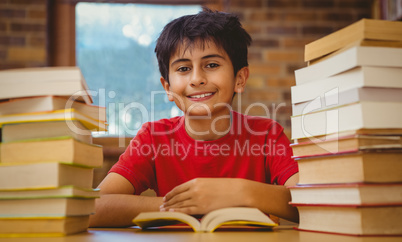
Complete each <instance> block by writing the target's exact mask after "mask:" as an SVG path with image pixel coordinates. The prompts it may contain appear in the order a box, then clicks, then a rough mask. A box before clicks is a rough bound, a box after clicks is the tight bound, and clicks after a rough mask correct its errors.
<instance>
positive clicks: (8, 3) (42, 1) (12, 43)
mask: <svg viewBox="0 0 402 242" xmlns="http://www.w3.org/2000/svg"><path fill="white" fill-rule="evenodd" d="M46 4H47V1H46V0H0V69H10V68H20V67H35V66H46V65H47V54H48V53H47V5H46Z"/></svg>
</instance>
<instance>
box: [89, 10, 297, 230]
mask: <svg viewBox="0 0 402 242" xmlns="http://www.w3.org/2000/svg"><path fill="white" fill-rule="evenodd" d="M250 43H251V38H250V36H249V34H248V33H247V32H246V31H245V30H244V29H243V28H242V26H241V24H240V22H239V20H238V18H237V17H236V16H235V15H232V14H228V13H223V12H215V11H211V10H208V9H204V11H201V12H200V13H198V14H195V15H188V16H183V17H180V18H178V19H175V20H173V21H171V22H170V23H168V24H167V25H166V26H165V28H164V29H163V31H162V33H161V34H160V37H159V38H158V41H157V45H156V48H155V52H156V55H157V59H158V64H159V70H160V72H161V75H162V77H161V79H160V80H161V83H162V85H163V87H164V89H165V90H166V93H167V96H168V99H169V100H170V101H174V102H175V104H176V105H177V106H178V107H179V108H180V109H181V110H182V111H183V113H184V116H181V117H174V118H170V119H162V120H159V121H155V122H148V123H145V124H144V125H143V126H142V128H141V130H140V131H139V132H138V134H137V135H136V137H134V138H133V139H132V141H131V142H130V145H129V146H128V147H127V149H126V151H125V152H124V153H123V154H122V155H121V156H120V158H119V161H118V162H117V163H116V164H115V165H114V166H113V167H112V168H111V169H110V171H109V173H108V175H107V176H106V177H105V179H104V180H103V181H102V182H101V184H100V185H99V188H100V189H101V197H100V198H99V199H97V202H96V213H95V214H94V215H92V216H91V218H90V227H124V226H131V225H133V224H132V222H131V220H132V219H133V218H134V217H135V216H136V215H137V214H138V213H140V212H145V211H177V212H183V213H187V214H193V215H196V214H197V215H200V214H206V213H208V212H210V211H212V210H215V209H219V208H223V207H239V206H244V207H256V208H258V209H260V210H261V211H263V212H265V213H267V214H272V215H275V216H278V217H282V218H285V219H288V220H291V221H296V222H297V221H298V212H297V209H296V208H293V207H291V206H290V205H289V204H288V202H289V201H290V192H289V190H288V189H287V188H286V186H292V185H295V184H296V182H297V181H298V167H297V163H296V162H295V161H294V160H293V159H292V158H291V156H292V151H291V148H290V147H289V140H288V139H287V137H286V136H285V135H284V133H283V128H282V127H281V126H280V125H279V124H278V123H276V122H275V121H273V120H271V119H267V118H262V117H252V116H247V115H243V114H240V113H237V112H234V111H233V110H232V108H231V104H232V100H233V97H234V95H235V94H236V93H242V92H243V91H244V88H245V85H246V81H247V79H248V76H249V69H248V62H247V48H248V46H249V45H250ZM148 188H151V189H153V190H155V191H156V193H157V197H145V196H139V194H141V192H143V191H144V190H146V189H148Z"/></svg>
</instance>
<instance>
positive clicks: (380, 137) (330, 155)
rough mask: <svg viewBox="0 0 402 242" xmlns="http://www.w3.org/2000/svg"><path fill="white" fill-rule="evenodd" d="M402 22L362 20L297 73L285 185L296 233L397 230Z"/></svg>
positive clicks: (324, 44)
mask: <svg viewBox="0 0 402 242" xmlns="http://www.w3.org/2000/svg"><path fill="white" fill-rule="evenodd" d="M401 47H402V22H392V21H384V20H371V19H362V20H360V21H358V22H356V23H354V24H352V25H350V26H347V27H345V28H343V29H341V30H339V31H337V32H334V33H332V34H330V35H328V36H325V37H323V38H321V39H318V40H316V41H314V42H312V43H310V44H308V45H306V48H305V60H306V61H307V62H308V66H307V67H304V68H301V69H299V70H296V71H295V77H296V86H294V87H292V92H291V93H292V107H293V115H292V117H291V125H292V139H293V140H294V143H293V144H292V148H293V153H294V157H295V159H296V160H297V162H298V165H299V175H300V180H299V183H298V185H297V186H295V187H291V188H290V191H291V195H292V202H291V203H292V204H293V205H294V206H297V208H298V210H299V213H300V224H299V229H300V230H308V231H318V232H327V233H339V234H348V235H367V236H368V235H402V219H401V218H402V196H401V194H402V141H401V135H402V111H401V110H402V48H401Z"/></svg>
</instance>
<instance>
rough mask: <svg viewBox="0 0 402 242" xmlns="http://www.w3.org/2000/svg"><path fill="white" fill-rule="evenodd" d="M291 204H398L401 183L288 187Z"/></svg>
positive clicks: (401, 188) (401, 200)
mask: <svg viewBox="0 0 402 242" xmlns="http://www.w3.org/2000/svg"><path fill="white" fill-rule="evenodd" d="M288 188H289V190H290V193H291V195H292V203H293V204H311V205H313V204H314V205H331V204H332V205H333V204H337V205H350V206H354V205H356V206H370V205H383V206H388V205H398V204H402V196H401V195H400V194H402V183H341V184H308V185H297V186H292V187H288Z"/></svg>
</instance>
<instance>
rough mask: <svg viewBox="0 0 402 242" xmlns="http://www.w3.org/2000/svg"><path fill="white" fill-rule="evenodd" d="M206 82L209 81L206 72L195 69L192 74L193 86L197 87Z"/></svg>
mask: <svg viewBox="0 0 402 242" xmlns="http://www.w3.org/2000/svg"><path fill="white" fill-rule="evenodd" d="M206 83H207V80H206V78H205V76H204V74H203V73H202V71H199V70H194V71H193V75H192V76H191V81H190V85H191V86H192V87H197V86H202V85H205V84H206Z"/></svg>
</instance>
